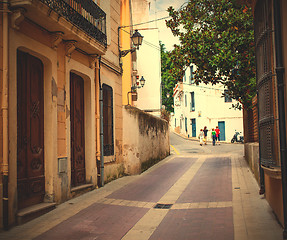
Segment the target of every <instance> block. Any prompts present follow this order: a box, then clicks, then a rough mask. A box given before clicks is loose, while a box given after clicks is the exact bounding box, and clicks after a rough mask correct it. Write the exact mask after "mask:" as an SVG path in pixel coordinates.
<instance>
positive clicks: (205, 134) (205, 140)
mask: <svg viewBox="0 0 287 240" xmlns="http://www.w3.org/2000/svg"><path fill="white" fill-rule="evenodd" d="M207 132H208V129H207V127H206V126H205V127H204V128H203V134H204V139H203V141H204V144H205V145H206V144H207Z"/></svg>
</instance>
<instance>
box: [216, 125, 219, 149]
mask: <svg viewBox="0 0 287 240" xmlns="http://www.w3.org/2000/svg"><path fill="white" fill-rule="evenodd" d="M215 132H216V143H218V145H220V130H219V128H218V126H216V128H215Z"/></svg>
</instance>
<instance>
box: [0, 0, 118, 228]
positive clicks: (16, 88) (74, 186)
mask: <svg viewBox="0 0 287 240" xmlns="http://www.w3.org/2000/svg"><path fill="white" fill-rule="evenodd" d="M0 7H1V13H0V16H1V18H0V27H1V29H0V31H1V34H0V35H1V38H0V49H1V51H0V57H1V61H0V81H1V82H0V83H1V88H0V89H1V90H0V91H1V92H0V95H1V115H0V122H1V127H0V141H1V144H0V146H1V147H0V155H1V156H0V163H1V174H2V176H3V177H2V178H1V180H0V185H1V188H0V192H1V196H2V199H3V201H1V202H0V209H1V210H0V214H1V219H2V222H1V223H0V224H1V226H2V227H4V228H8V227H9V226H12V225H15V224H17V223H20V222H21V221H25V216H26V215H25V214H28V213H29V212H31V211H35V209H37V211H46V210H47V209H48V208H51V207H53V206H55V204H58V203H61V202H64V201H66V200H67V199H70V198H72V197H74V196H76V195H78V194H80V193H81V192H83V191H86V190H89V189H93V188H95V187H97V186H100V185H102V184H103V182H105V181H108V176H115V177H117V176H118V175H119V174H120V172H121V171H120V170H119V169H121V162H122V155H121V144H122V121H121V119H122V102H121V99H122V87H121V84H122V82H121V81H122V80H121V68H120V64H119V52H118V45H117V44H118V41H117V39H118V31H117V29H118V25H119V22H120V0H105V1H103V0H89V1H87V0H23V1H18V0H10V1H9V0H6V1H1V3H0ZM100 93H101V94H100ZM100 103H103V104H102V105H101V104H100ZM101 119H103V121H102V124H101ZM101 125H102V131H101V130H100V129H101V127H100V126H101ZM100 136H104V137H103V139H102V140H103V141H102V143H103V144H102V145H101V144H100V143H101V141H100V139H101V138H100ZM104 166H105V168H104ZM32 208H33V210H31V209H32ZM29 209H30V210H29ZM27 218H29V217H27Z"/></svg>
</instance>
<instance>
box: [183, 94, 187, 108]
mask: <svg viewBox="0 0 287 240" xmlns="http://www.w3.org/2000/svg"><path fill="white" fill-rule="evenodd" d="M184 102H185V107H187V96H186V94H185V95H184Z"/></svg>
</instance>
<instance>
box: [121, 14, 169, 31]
mask: <svg viewBox="0 0 287 240" xmlns="http://www.w3.org/2000/svg"><path fill="white" fill-rule="evenodd" d="M166 18H170V16H168V17H162V18H158V19H154V20H151V21H148V22H143V23H137V24H133V25H127V26H120V28H126V27H133V26H139V25H143V24H147V23H151V22H157V21H160V20H163V19H166Z"/></svg>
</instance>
